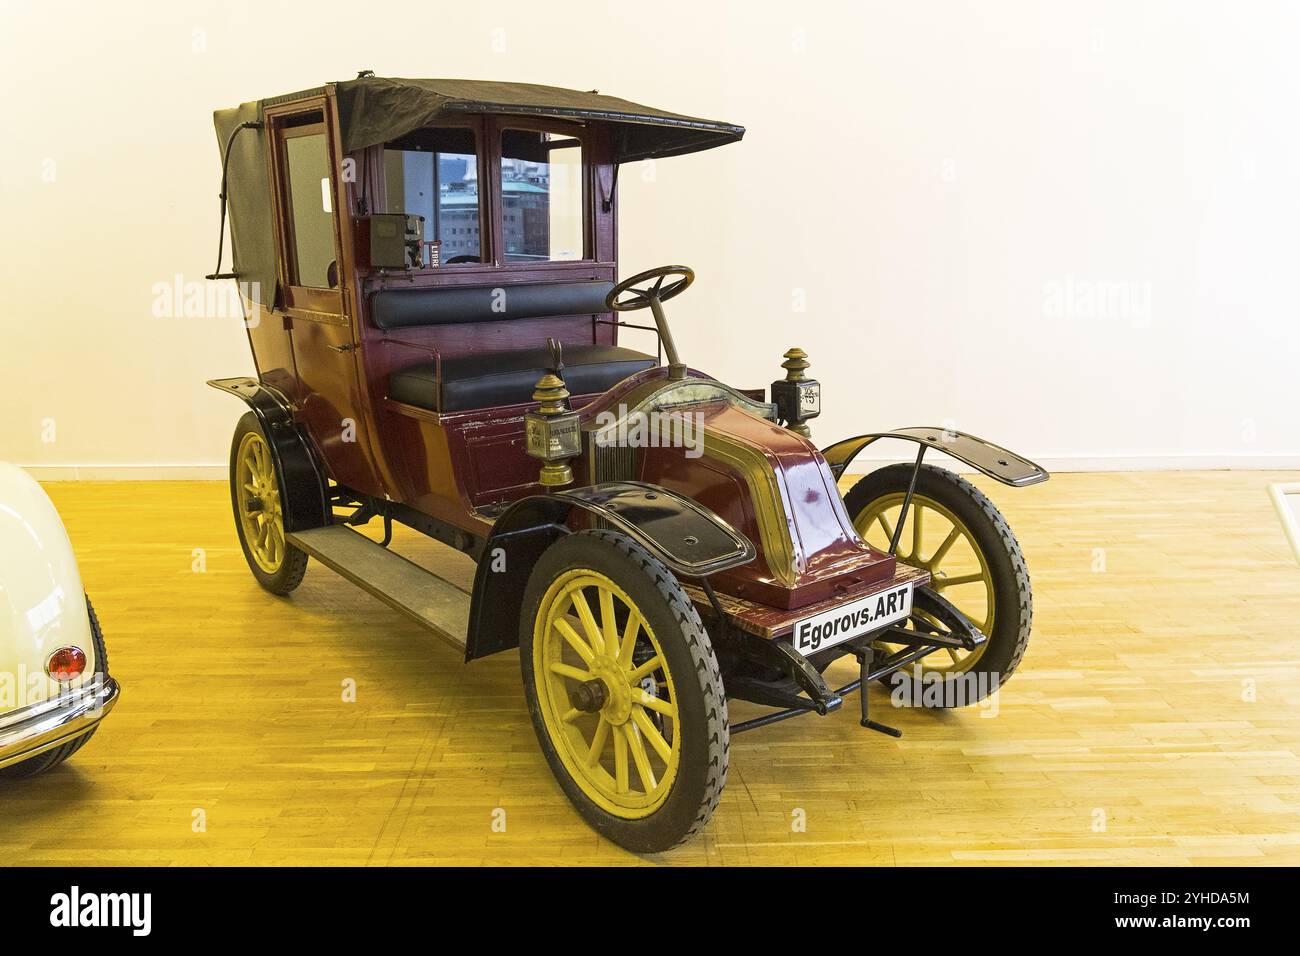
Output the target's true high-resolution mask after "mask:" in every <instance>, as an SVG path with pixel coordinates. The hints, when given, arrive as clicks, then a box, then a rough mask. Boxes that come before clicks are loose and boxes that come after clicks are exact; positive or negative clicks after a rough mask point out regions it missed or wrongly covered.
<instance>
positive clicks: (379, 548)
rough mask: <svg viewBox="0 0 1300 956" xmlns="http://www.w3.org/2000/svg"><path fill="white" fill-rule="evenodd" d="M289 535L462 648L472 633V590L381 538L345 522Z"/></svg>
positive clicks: (291, 540) (293, 541) (299, 545)
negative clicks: (388, 545)
mask: <svg viewBox="0 0 1300 956" xmlns="http://www.w3.org/2000/svg"><path fill="white" fill-rule="evenodd" d="M284 538H285V540H286V541H287V542H288V543H289V544H292V545H294V546H295V547H297V548H301V549H302V550H303V551H306V552H307V553H308V554H309V555H311V556H312V557H313V558H315V559H316V560H317V561H319V562H320V563H321V564H323V565H325V566H326V567H327V568H330V569H331V570H333V571H337V572H338V573H339V574H341V575H342V576H343V577H345V578H347V579H348V580H349V581H351V582H352V583H353V584H355V585H356V586H357V587H359V588H361V589H362V590H363V591H368V592H369V593H370V594H373V595H374V596H375V597H377V598H379V600H381V601H383V602H384V603H385V604H387V605H388V606H389V607H391V608H393V609H394V610H397V611H401V612H402V613H403V614H405V615H406V616H407V617H409V618H410V619H411V620H413V621H415V623H417V624H420V625H422V626H424V627H426V628H428V629H429V630H430V631H432V632H433V633H434V634H436V635H437V636H438V637H440V638H442V639H443V640H444V641H446V642H447V643H448V644H450V645H451V646H452V647H454V648H456V649H457V650H460V651H464V650H465V642H466V635H467V634H468V633H469V595H468V594H466V593H465V592H464V591H462V590H461V589H460V588H458V587H456V586H455V585H454V584H452V583H451V582H449V581H446V580H444V579H443V578H440V577H438V576H437V575H436V574H434V573H432V572H431V571H426V570H425V569H424V568H422V567H420V566H419V565H418V564H415V563H414V562H412V561H408V560H407V559H406V558H404V557H402V556H401V555H400V554H395V553H394V552H392V551H389V550H388V549H387V548H385V547H384V546H383V545H381V544H379V543H378V542H377V541H372V540H370V539H369V538H367V537H366V536H365V535H363V534H361V533H359V532H357V531H353V530H352V529H351V528H347V527H344V526H343V525H332V526H330V527H327V528H312V529H310V530H308V531H295V532H293V533H291V534H286V535H285V536H284Z"/></svg>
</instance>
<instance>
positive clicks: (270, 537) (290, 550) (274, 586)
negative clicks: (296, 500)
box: [230, 412, 307, 594]
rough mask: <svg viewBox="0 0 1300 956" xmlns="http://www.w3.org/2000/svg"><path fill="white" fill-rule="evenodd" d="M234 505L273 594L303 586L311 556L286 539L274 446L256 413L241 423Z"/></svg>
mask: <svg viewBox="0 0 1300 956" xmlns="http://www.w3.org/2000/svg"><path fill="white" fill-rule="evenodd" d="M230 503H231V506H232V507H233V508H234V512H235V528H236V530H237V531H238V532H239V543H240V545H241V546H242V547H243V549H244V557H245V558H246V559H247V560H248V566H249V568H250V569H251V570H252V572H253V576H254V577H255V578H257V580H258V583H260V584H261V585H262V587H264V588H266V589H267V590H268V591H271V592H273V593H275V594H288V593H289V592H290V591H292V590H293V589H294V588H296V587H297V586H298V585H299V584H300V583H302V576H303V573H304V572H305V571H306V570H307V555H306V553H305V552H303V551H300V550H299V549H298V548H295V547H294V546H293V545H291V544H289V543H287V542H286V541H285V536H284V512H283V507H282V503H281V501H280V487H279V483H278V481H277V479H276V475H275V464H274V461H273V460H272V457H271V447H270V445H269V444H268V443H267V440H266V436H265V435H263V434H262V429H261V426H260V425H259V423H258V420H257V416H256V415H254V414H253V413H252V412H249V413H248V414H246V415H245V416H244V417H243V418H241V419H240V420H239V425H238V426H237V427H236V429H235V438H234V441H232V442H231V447H230Z"/></svg>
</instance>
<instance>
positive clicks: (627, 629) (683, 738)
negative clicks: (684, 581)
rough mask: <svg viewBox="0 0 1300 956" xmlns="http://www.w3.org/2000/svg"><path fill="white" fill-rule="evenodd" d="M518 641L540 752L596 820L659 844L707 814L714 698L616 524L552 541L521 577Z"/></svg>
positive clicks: (662, 588)
mask: <svg viewBox="0 0 1300 956" xmlns="http://www.w3.org/2000/svg"><path fill="white" fill-rule="evenodd" d="M520 649H521V654H522V660H521V664H522V669H523V677H524V689H525V693H526V694H527V697H528V705H529V711H530V712H531V714H532V717H533V723H534V727H535V729H536V731H537V736H538V740H539V741H540V743H541V745H542V750H543V753H544V754H545V755H546V758H547V761H548V762H549V763H550V765H551V769H552V771H553V772H554V774H555V776H556V779H557V780H558V781H559V783H560V785H561V787H562V788H563V789H564V790H565V792H566V794H567V795H568V796H569V798H570V799H571V800H572V801H573V802H574V804H575V805H576V806H577V808H578V809H579V811H581V812H582V814H583V815H584V816H585V817H586V818H587V819H588V821H589V822H591V823H592V825H593V826H595V827H596V829H597V830H599V831H600V832H602V833H604V834H605V835H607V836H609V837H610V838H611V839H613V840H614V841H615V842H617V843H619V844H621V845H623V846H625V847H627V848H628V849H632V850H636V851H638V852H658V851H661V850H666V849H669V848H670V847H672V846H675V845H677V844H678V843H680V842H682V841H683V840H685V839H687V838H688V837H689V836H691V835H692V834H693V833H695V832H696V831H698V830H699V829H701V828H702V827H703V826H704V825H705V823H707V822H708V819H709V817H710V816H711V815H712V813H713V809H714V807H716V806H717V801H718V798H719V796H720V795H721V792H722V787H723V785H724V783H725V780H726V768H727V744H728V734H727V708H726V697H725V695H724V693H723V690H722V680H721V676H720V674H719V671H718V663H717V659H716V657H715V656H714V653H713V648H712V645H711V644H710V642H709V638H708V635H707V633H705V631H704V628H703V625H702V623H701V622H700V618H699V615H698V614H697V613H696V611H695V608H694V606H693V605H692V604H691V601H690V599H689V598H688V597H687V595H686V594H685V592H684V591H683V590H682V588H681V585H680V584H679V583H678V582H677V581H676V579H675V578H673V576H672V574H671V573H670V572H669V571H668V570H667V569H666V568H664V567H663V565H661V564H659V562H658V561H656V560H655V559H654V558H652V557H651V556H650V555H649V554H648V553H647V552H646V551H645V550H644V549H642V548H641V547H640V546H639V545H637V544H635V543H634V542H633V541H632V540H631V539H630V538H628V537H627V536H625V535H621V534H616V533H613V532H608V531H587V532H581V533H578V534H573V535H570V536H568V537H566V538H563V539H561V540H560V541H558V542H557V543H556V544H554V545H552V546H551V547H550V548H549V549H548V550H547V551H546V553H545V554H544V555H543V556H542V558H541V560H540V561H539V562H538V563H537V566H536V568H534V570H533V573H532V575H531V577H530V579H529V583H528V589H527V593H526V594H525V598H524V613H523V619H522V620H521V623H520Z"/></svg>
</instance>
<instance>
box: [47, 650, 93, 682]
mask: <svg viewBox="0 0 1300 956" xmlns="http://www.w3.org/2000/svg"><path fill="white" fill-rule="evenodd" d="M45 670H46V672H47V673H49V675H50V676H51V677H53V678H54V679H55V680H56V681H58V682H59V683H61V684H66V683H68V682H70V681H74V680H76V679H77V678H78V677H80V676H81V675H82V674H83V673H85V670H86V652H85V651H83V650H82V649H81V648H79V647H60V648H59V649H58V650H57V651H55V652H54V653H53V654H51V655H50V659H49V660H48V661H46V662H45Z"/></svg>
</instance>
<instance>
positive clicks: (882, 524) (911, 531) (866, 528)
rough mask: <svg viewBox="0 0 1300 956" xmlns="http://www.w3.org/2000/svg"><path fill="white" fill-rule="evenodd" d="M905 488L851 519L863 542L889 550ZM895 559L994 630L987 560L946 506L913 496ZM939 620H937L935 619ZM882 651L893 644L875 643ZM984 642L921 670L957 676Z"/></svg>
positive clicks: (933, 658)
mask: <svg viewBox="0 0 1300 956" xmlns="http://www.w3.org/2000/svg"><path fill="white" fill-rule="evenodd" d="M905 494H906V493H905V492H897V493H894V494H888V495H884V496H882V497H880V498H877V499H876V500H874V501H872V502H871V503H870V504H869V505H867V507H865V508H864V509H862V511H860V512H859V513H858V514H857V515H855V516H854V518H853V526H854V528H856V529H857V532H858V534H859V535H860V536H861V537H862V539H863V540H864V541H866V542H867V543H868V544H870V545H872V546H874V547H876V548H879V549H880V550H881V551H888V550H889V543H890V541H891V540H892V539H893V535H894V531H895V529H896V528H897V527H898V519H899V516H900V515H901V514H902V510H903V499H904V497H905ZM898 560H900V561H902V562H903V563H904V564H910V565H911V566H912V567H915V568H924V569H925V570H927V571H929V572H930V576H931V582H930V587H931V588H933V589H934V590H935V591H937V592H939V594H941V595H942V596H943V597H945V598H946V599H947V600H948V601H950V602H951V603H952V604H953V606H955V607H956V608H957V610H959V611H961V613H962V614H964V615H966V617H967V618H968V619H969V620H970V622H971V623H972V624H974V625H975V628H976V629H977V630H979V631H980V632H982V633H984V634H991V633H992V632H993V624H994V619H995V616H996V612H997V594H996V592H995V590H994V586H993V573H992V572H991V571H990V570H989V563H988V559H987V558H986V557H985V556H984V553H983V552H982V551H981V550H980V547H979V544H978V543H977V542H976V540H975V535H974V534H973V533H972V532H971V530H970V528H968V527H967V526H966V524H965V523H964V522H963V521H962V520H961V518H959V517H958V516H957V515H956V514H954V513H953V512H952V511H951V510H950V509H949V508H947V507H945V506H944V505H943V504H941V503H940V502H938V501H935V500H933V499H931V498H928V497H926V496H925V495H922V494H914V495H913V496H912V503H911V505H910V506H909V507H908V511H907V517H906V519H905V524H904V526H903V533H902V535H900V536H899V539H898ZM934 623H938V622H934ZM879 646H880V647H882V648H883V649H884V650H885V651H886V652H887V653H893V652H894V651H896V650H898V649H899V646H898V645H895V644H888V643H885V642H880V644H879ZM987 647H988V645H987V644H982V645H980V646H979V647H977V648H976V649H975V650H973V651H963V650H954V649H949V650H947V651H938V652H936V653H934V654H931V655H929V656H928V657H925V658H923V661H924V663H923V664H922V665H921V666H922V668H923V670H926V671H938V672H941V673H945V674H958V673H962V672H964V671H968V670H970V669H971V668H972V667H974V666H975V664H976V663H977V662H978V661H979V659H980V656H981V655H982V654H983V653H984V650H985V648H987Z"/></svg>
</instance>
